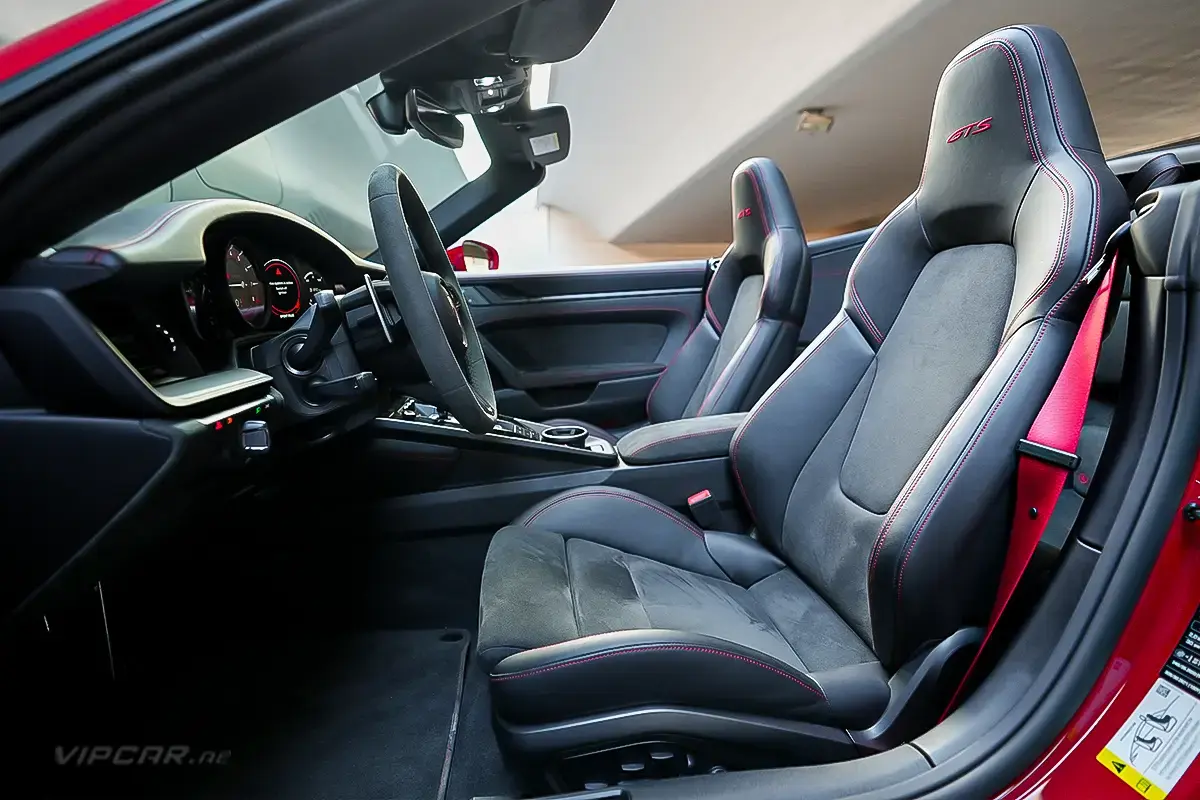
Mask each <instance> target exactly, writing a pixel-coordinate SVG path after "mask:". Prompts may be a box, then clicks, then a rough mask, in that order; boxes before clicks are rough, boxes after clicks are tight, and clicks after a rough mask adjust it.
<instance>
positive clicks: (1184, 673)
mask: <svg viewBox="0 0 1200 800" xmlns="http://www.w3.org/2000/svg"><path fill="white" fill-rule="evenodd" d="M1197 755H1200V610H1198V611H1197V613H1196V615H1195V616H1193V618H1192V621H1191V624H1190V625H1189V627H1188V630H1187V631H1186V632H1185V633H1184V635H1183V637H1182V638H1181V639H1180V640H1179V644H1178V645H1177V646H1176V648H1175V650H1174V652H1173V653H1172V655H1171V658H1170V660H1168V661H1167V664H1166V666H1164V667H1163V669H1162V671H1161V672H1160V673H1159V677H1158V680H1156V681H1155V682H1154V685H1153V686H1152V687H1150V692H1149V693H1148V694H1147V695H1146V696H1145V697H1143V698H1142V702H1140V703H1139V704H1138V707H1137V708H1135V709H1134V710H1133V713H1132V714H1131V715H1130V716H1129V719H1127V720H1126V721H1125V724H1124V725H1122V726H1121V728H1120V730H1118V731H1117V733H1116V735H1115V736H1113V738H1112V740H1111V741H1109V743H1108V745H1107V746H1106V747H1105V748H1104V749H1103V750H1101V751H1100V754H1099V755H1097V756H1096V759H1097V760H1098V761H1099V762H1100V763H1101V764H1103V765H1104V766H1105V767H1106V768H1107V769H1109V770H1110V771H1112V772H1113V774H1115V775H1116V776H1117V777H1119V778H1120V779H1121V780H1123V781H1124V782H1125V783H1127V784H1129V786H1131V787H1132V788H1133V789H1134V790H1135V791H1137V792H1138V794H1140V795H1142V796H1143V797H1148V798H1151V800H1162V799H1163V798H1165V797H1167V795H1168V794H1169V793H1170V792H1171V789H1173V788H1175V784H1176V783H1178V782H1179V779H1180V778H1181V777H1182V776H1183V773H1184V772H1186V771H1187V769H1188V767H1190V766H1191V765H1192V762H1193V761H1194V760H1195V759H1196V756H1197Z"/></svg>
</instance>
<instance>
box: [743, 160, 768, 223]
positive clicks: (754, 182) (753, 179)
mask: <svg viewBox="0 0 1200 800" xmlns="http://www.w3.org/2000/svg"><path fill="white" fill-rule="evenodd" d="M746 174H747V175H749V176H750V186H751V188H753V189H754V196H755V197H756V198H757V199H758V213H759V216H760V217H761V218H762V226H763V235H764V236H770V235H771V225H774V224H775V215H774V214H772V215H771V224H770V225H768V224H767V206H766V205H765V204H764V203H763V195H762V192H761V191H759V188H758V175H757V173H755V171H754V165H753V164H751V165H750V166H749V167H747V168H746Z"/></svg>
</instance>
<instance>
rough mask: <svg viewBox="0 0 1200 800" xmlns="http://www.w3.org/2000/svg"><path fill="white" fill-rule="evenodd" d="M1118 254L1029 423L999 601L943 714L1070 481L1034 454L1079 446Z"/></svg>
mask: <svg viewBox="0 0 1200 800" xmlns="http://www.w3.org/2000/svg"><path fill="white" fill-rule="evenodd" d="M1118 257H1119V256H1118V254H1116V253H1114V254H1113V256H1112V261H1111V263H1110V264H1109V267H1108V270H1107V271H1106V272H1105V274H1104V280H1103V281H1101V283H1100V287H1099V288H1098V289H1097V290H1096V294H1095V296H1094V297H1093V298H1092V302H1091V304H1090V305H1089V306H1088V309H1087V313H1085V314H1084V316H1083V322H1081V323H1080V325H1079V332H1078V333H1076V335H1075V343H1074V344H1072V345H1071V352H1069V353H1068V354H1067V360H1066V361H1065V362H1063V368H1062V372H1060V373H1059V375H1058V379H1057V380H1056V381H1055V382H1054V387H1053V388H1052V389H1051V390H1050V394H1049V396H1048V397H1047V398H1046V402H1045V403H1044V404H1043V405H1042V409H1041V411H1039V412H1038V415H1037V418H1036V419H1035V420H1034V421H1033V425H1032V426H1031V427H1030V428H1029V434H1028V436H1026V438H1025V440H1024V441H1023V442H1022V444H1023V445H1025V447H1022V448H1021V449H1020V456H1019V459H1018V462H1017V500H1016V507H1015V509H1014V512H1013V522H1012V532H1011V533H1010V534H1009V540H1008V553H1007V555H1006V556H1005V559H1004V569H1003V570H1002V571H1001V573H1000V586H999V588H998V589H997V591H996V602H995V604H994V605H993V606H992V613H991V615H990V617H989V618H988V625H987V630H986V631H985V632H984V635H983V641H982V642H980V644H979V649H978V650H977V651H976V652H975V658H974V660H972V661H971V665H970V666H969V667H967V671H966V673H965V674H964V675H963V678H962V680H961V681H960V682H959V685H958V688H957V689H956V690H955V692H954V696H953V697H952V698H951V699H950V703H949V705H948V706H947V707H946V711H945V713H943V714H942V719H945V718H946V716H947V715H949V713H950V712H951V711H952V710H954V708H955V706H956V705H957V704H958V701H959V699H960V696H961V694H962V692H963V689H964V687H965V686H966V685H967V681H968V680H969V679H970V677H971V674H972V672H974V670H975V667H976V665H977V664H978V663H979V658H980V656H981V655H982V654H983V649H984V647H986V646H987V643H988V640H989V639H990V638H991V636H992V633H993V632H995V630H996V625H997V624H998V623H999V622H1000V618H1001V616H1002V615H1003V614H1004V609H1005V607H1007V605H1008V602H1009V600H1011V599H1012V596H1013V592H1015V591H1016V589H1017V585H1018V584H1019V583H1020V582H1021V576H1022V575H1024V573H1025V569H1026V567H1028V566H1029V562H1030V560H1031V559H1032V558H1033V554H1034V552H1035V551H1036V550H1037V547H1038V543H1039V542H1040V541H1041V539H1042V533H1043V532H1044V531H1045V530H1046V525H1047V524H1048V523H1049V522H1050V516H1051V514H1052V513H1053V511H1054V506H1055V505H1056V504H1057V503H1058V498H1059V495H1061V494H1062V492H1063V489H1064V488H1065V487H1066V485H1067V478H1068V477H1069V476H1070V474H1071V467H1069V466H1068V465H1067V463H1068V461H1067V459H1065V458H1053V457H1045V456H1040V457H1039V456H1038V455H1035V454H1036V453H1038V452H1039V451H1041V452H1045V453H1048V454H1056V455H1061V456H1070V455H1071V454H1073V453H1074V452H1075V449H1076V448H1077V447H1078V446H1079V432H1080V431H1081V430H1082V429H1083V419H1084V414H1085V412H1086V411H1087V404H1088V396H1089V395H1090V394H1091V391H1092V379H1093V378H1094V377H1095V375H1096V363H1097V360H1098V359H1099V356H1100V345H1101V342H1102V340H1103V339H1104V318H1105V315H1106V314H1107V313H1108V299H1109V295H1110V294H1111V293H1112V282H1113V274H1114V273H1115V272H1116V266H1117V259H1118Z"/></svg>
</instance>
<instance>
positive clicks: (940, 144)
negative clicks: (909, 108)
mask: <svg viewBox="0 0 1200 800" xmlns="http://www.w3.org/2000/svg"><path fill="white" fill-rule="evenodd" d="M1068 149H1074V150H1076V151H1081V150H1086V151H1093V152H1096V153H1099V152H1100V140H1099V137H1098V136H1097V134H1096V128H1095V125H1094V123H1093V122H1092V116H1091V112H1090V111H1089V109H1088V104H1087V98H1086V96H1085V94H1084V91H1083V85H1082V84H1081V83H1080V80H1079V74H1078V73H1077V72H1076V70H1075V65H1074V62H1073V61H1072V60H1071V55H1070V53H1069V52H1068V50H1067V46H1066V43H1064V42H1063V40H1062V38H1061V37H1060V36H1059V35H1058V34H1057V33H1055V32H1054V31H1052V30H1050V29H1049V28H1044V27H1038V26H1015V27H1011V28H1004V29H1001V30H998V31H995V32H993V33H990V34H988V35H986V36H984V37H982V38H980V39H978V40H976V41H975V42H973V43H972V44H971V45H969V46H968V47H967V48H966V49H964V50H963V51H962V52H961V53H959V54H958V56H957V57H956V58H955V59H954V60H953V61H952V62H951V63H950V66H948V67H947V68H946V71H945V72H944V73H943V74H942V79H941V83H940V84H939V85H938V90H937V96H936V99H935V100H934V105H933V121H932V124H931V126H930V131H929V145H928V149H927V150H926V153H925V170H924V173H923V175H922V178H921V186H920V188H919V189H918V191H917V196H916V205H917V208H918V209H919V213H920V218H921V223H922V225H923V226H924V228H925V234H926V236H927V237H928V239H929V244H930V246H931V247H932V248H933V249H934V250H935V251H937V250H944V249H946V248H949V247H956V246H958V245H963V244H977V243H981V242H995V243H1012V240H1013V228H1014V221H1015V218H1016V214H1017V211H1018V209H1019V208H1020V207H1021V203H1022V201H1023V199H1024V198H1025V196H1026V192H1027V190H1028V189H1029V186H1030V183H1031V182H1032V180H1033V178H1034V176H1035V174H1036V173H1037V171H1038V169H1039V167H1040V168H1042V169H1045V170H1047V171H1048V172H1049V173H1050V176H1051V179H1054V177H1055V172H1056V164H1057V163H1059V162H1061V161H1063V160H1064V159H1067V158H1069V156H1068V154H1067V150H1068ZM1058 177H1059V179H1060V180H1064V181H1065V179H1062V178H1061V175H1060V176H1058Z"/></svg>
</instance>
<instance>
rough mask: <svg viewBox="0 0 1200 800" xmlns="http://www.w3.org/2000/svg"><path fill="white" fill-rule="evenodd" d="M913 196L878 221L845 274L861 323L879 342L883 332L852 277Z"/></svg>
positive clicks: (914, 196) (912, 200) (911, 200)
mask: <svg viewBox="0 0 1200 800" xmlns="http://www.w3.org/2000/svg"><path fill="white" fill-rule="evenodd" d="M915 198H916V195H915V194H913V195H910V196H909V197H908V198H907V199H906V200H905V201H904V202H902V203H901V204H900V205H898V206H896V208H895V210H894V211H892V213H891V214H889V215H888V216H887V218H886V219H885V220H884V221H883V222H881V223H879V227H877V228H876V229H875V232H874V233H872V234H871V236H870V238H868V239H867V241H866V244H864V245H863V248H862V250H861V251H859V254H858V256H857V257H855V259H854V263H853V264H852V265H851V266H850V271H849V273H847V275H846V283H847V285H849V286H850V297H851V300H852V301H853V302H854V306H855V308H856V309H857V310H858V313H859V314H861V315H862V317H863V323H864V324H865V325H866V326H867V330H868V331H869V332H870V333H871V334H872V335H873V336H875V337H876V339H878V340H879V341H880V342H882V341H883V332H882V331H880V329H879V326H878V325H876V324H875V320H873V319H871V315H870V314H869V313H867V306H866V304H864V303H863V302H862V299H861V298H860V297H859V296H858V290H857V289H856V288H855V285H854V277H855V274H856V273H857V272H858V266H859V265H860V264H862V262H863V261H864V260H865V259H866V257H867V253H869V252H871V248H872V247H874V246H875V242H877V241H879V238H880V236H882V235H883V232H884V231H885V230H886V229H887V226H888V225H890V224H892V222H893V221H894V220H895V219H896V218H897V217H899V216H900V213H901V212H902V211H904V209H906V208H907V207H908V206H909V205H911V204H912V203H913V202H914V201H915Z"/></svg>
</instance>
